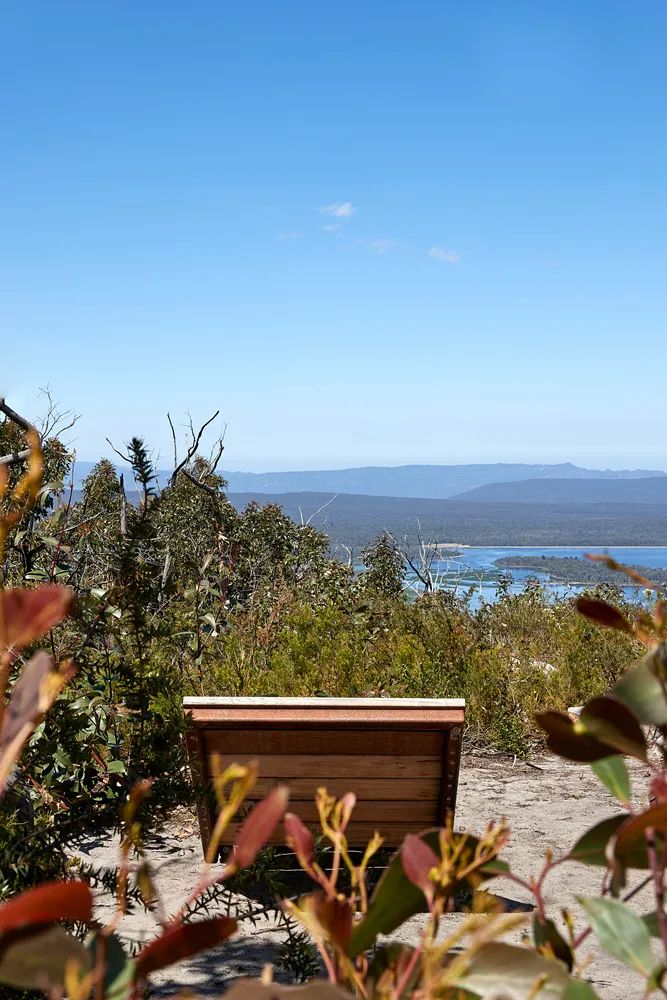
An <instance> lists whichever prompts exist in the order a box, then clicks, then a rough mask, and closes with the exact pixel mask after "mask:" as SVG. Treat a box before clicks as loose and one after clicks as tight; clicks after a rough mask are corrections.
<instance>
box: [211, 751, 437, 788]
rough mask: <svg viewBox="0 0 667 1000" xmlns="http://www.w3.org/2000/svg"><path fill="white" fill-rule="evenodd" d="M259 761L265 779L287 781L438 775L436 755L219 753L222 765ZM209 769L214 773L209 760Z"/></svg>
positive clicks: (429, 776)
mask: <svg viewBox="0 0 667 1000" xmlns="http://www.w3.org/2000/svg"><path fill="white" fill-rule="evenodd" d="M253 759H257V760H259V773H260V775H262V776H263V777H265V778H281V779H282V780H283V781H285V782H287V783H288V784H289V782H290V781H291V780H292V779H294V778H311V779H315V780H316V781H318V782H323V783H326V781H327V780H331V779H333V778H396V779H400V778H403V779H412V780H416V781H418V780H419V779H421V778H437V777H439V775H440V769H441V762H440V758H439V757H422V756H407V755H404V756H402V757H392V756H391V755H390V754H384V755H382V756H377V755H368V756H366V755H364V754H350V755H344V754H338V755H336V756H335V757H331V756H329V755H326V756H318V755H315V754H313V755H309V754H295V753H292V754H262V755H261V756H259V757H257V756H256V755H252V754H230V755H224V756H223V755H220V757H219V758H218V763H219V766H220V767H221V768H225V767H228V766H229V765H230V764H234V763H236V764H244V763H246V762H247V761H249V760H253ZM208 767H209V772H210V773H214V772H213V767H212V762H211V759H210V758H209V760H208Z"/></svg>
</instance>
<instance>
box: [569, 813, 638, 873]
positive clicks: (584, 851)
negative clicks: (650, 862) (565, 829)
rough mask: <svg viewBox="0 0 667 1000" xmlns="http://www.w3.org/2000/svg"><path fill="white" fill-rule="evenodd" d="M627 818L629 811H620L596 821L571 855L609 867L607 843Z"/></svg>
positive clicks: (575, 846) (590, 863)
mask: <svg viewBox="0 0 667 1000" xmlns="http://www.w3.org/2000/svg"><path fill="white" fill-rule="evenodd" d="M627 818H628V816H627V813H620V814H619V815H617V816H610V817H609V818H608V819H603V820H601V821H600V822H599V823H596V824H595V826H592V827H591V828H590V830H587V831H586V833H584V834H583V835H582V836H581V837H580V838H579V840H578V841H577V842H576V844H575V845H574V847H573V848H572V850H571V851H570V854H569V856H570V857H571V858H572V860H573V861H581V863H582V864H585V865H596V866H598V867H600V868H607V867H608V865H609V862H608V860H607V854H606V850H607V844H608V843H609V839H610V837H613V835H614V834H615V833H616V831H617V830H618V828H619V826H620V825H621V824H622V823H624V822H625V821H626V819H627ZM645 860H646V858H645ZM635 867H639V868H645V867H646V865H645V864H644V865H637V866H635Z"/></svg>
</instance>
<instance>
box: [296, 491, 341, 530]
mask: <svg viewBox="0 0 667 1000" xmlns="http://www.w3.org/2000/svg"><path fill="white" fill-rule="evenodd" d="M337 496H338V494H337V493H336V494H334V496H332V497H331V499H329V500H327V501H326V502H325V503H323V504H322V506H321V507H318V508H317V510H314V511H313V513H312V514H311V515H310V517H309V518H308V519H306V520H304V516H303V511H302V510H301V507H299V517H300V518H301V527H302V528H305V527H307V526H308V525H309V524H312V522H313V519H314V518H316V517H317V515H318V514H321V513H322V511H323V510H326V508H327V507H328V506H329V505H330V504H332V503H333V502H334V500H335V499H336V497H337ZM327 521H328V517H325V519H324V521H323V522H322V524H321V525H320V529H322V528H324V526H325V524H326V523H327Z"/></svg>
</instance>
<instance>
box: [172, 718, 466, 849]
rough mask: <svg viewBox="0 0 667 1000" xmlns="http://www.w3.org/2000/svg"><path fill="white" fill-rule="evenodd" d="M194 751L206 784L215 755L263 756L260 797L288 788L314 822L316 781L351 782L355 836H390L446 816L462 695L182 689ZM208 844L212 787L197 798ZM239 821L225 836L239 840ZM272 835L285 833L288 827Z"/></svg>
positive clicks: (338, 785) (331, 786) (278, 839)
mask: <svg viewBox="0 0 667 1000" xmlns="http://www.w3.org/2000/svg"><path fill="white" fill-rule="evenodd" d="M184 706H185V710H186V712H187V713H188V715H189V719H190V727H189V731H188V734H187V744H188V754H189V759H190V767H191V770H192V775H193V779H194V781H195V783H196V784H199V785H200V786H201V785H202V784H204V785H208V784H209V782H210V775H211V758H212V756H213V755H214V754H219V755H220V757H221V759H222V764H223V766H224V765H227V764H230V763H232V762H233V761H236V762H237V763H241V764H242V763H245V762H247V761H249V760H253V759H257V760H258V761H259V774H260V780H259V782H258V784H257V786H256V787H255V789H254V790H253V792H252V799H253V800H255V801H256V800H259V799H261V798H263V796H264V795H266V793H267V792H268V791H269V790H270V789H271V788H272V787H273V786H274V785H276V784H278V783H285V784H287V785H289V788H290V810H291V811H292V812H295V813H296V814H297V815H298V816H300V817H301V819H302V820H303V821H304V823H306V824H313V825H316V820H317V814H316V809H315V804H314V796H315V791H316V789H317V788H318V787H320V786H322V785H324V786H326V788H327V789H328V790H329V792H330V793H331V794H332V795H336V796H337V797H338V796H341V795H343V794H344V793H345V792H350V791H351V792H355V793H356V795H357V800H358V804H357V807H356V809H355V811H354V816H353V820H352V822H351V823H350V826H349V827H348V839H349V842H350V843H351V844H353V845H355V846H356V845H359V846H362V845H365V844H366V842H367V841H368V840H369V838H370V837H371V836H372V834H373V833H374V831H375V830H378V831H379V833H381V834H382V835H383V836H384V837H385V840H386V843H387V844H389V845H392V846H398V844H400V843H401V841H402V839H403V837H404V836H405V834H406V833H415V832H418V831H419V830H423V829H425V828H427V827H430V826H440V825H442V824H443V823H444V821H445V818H446V816H447V814H448V813H453V812H454V807H455V804H456V787H457V782H458V773H459V758H460V750H461V734H462V729H463V721H464V713H465V703H464V702H463V700H462V699H443V698H186V699H185V701H184ZM198 812H199V825H200V830H201V836H202V842H203V844H204V849H206V846H207V843H208V838H209V834H210V830H211V828H212V823H213V822H214V819H215V817H214V815H213V807H212V805H211V803H210V797H209V798H204V797H200V800H199V804H198ZM237 829H238V824H234V825H232V827H230V829H229V830H228V832H227V835H226V837H225V839H224V840H223V845H229V844H233V843H234V840H235V836H236V832H237ZM272 843H281V844H283V843H284V836H283V832H282V829H280V828H279V829H278V830H277V831H276V836H275V838H274V840H273V841H272Z"/></svg>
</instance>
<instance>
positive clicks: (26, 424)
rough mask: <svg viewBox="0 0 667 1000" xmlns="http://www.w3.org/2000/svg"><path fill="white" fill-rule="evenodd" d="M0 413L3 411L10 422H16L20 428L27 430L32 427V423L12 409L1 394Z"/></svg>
mask: <svg viewBox="0 0 667 1000" xmlns="http://www.w3.org/2000/svg"><path fill="white" fill-rule="evenodd" d="M0 413H4V415H5V416H6V417H7V419H8V420H11V421H12V423H14V424H17V425H18V426H19V427H20V428H21V429H22V430H24V431H29V430H32V429H33V426H32V424H31V423H30V421H29V420H26V418H25V417H22V416H21V414H20V413H17V412H16V410H13V409H12V408H11V406H10V405H9V404H8V403H6V402H5V399H4V397H3V396H0Z"/></svg>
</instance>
